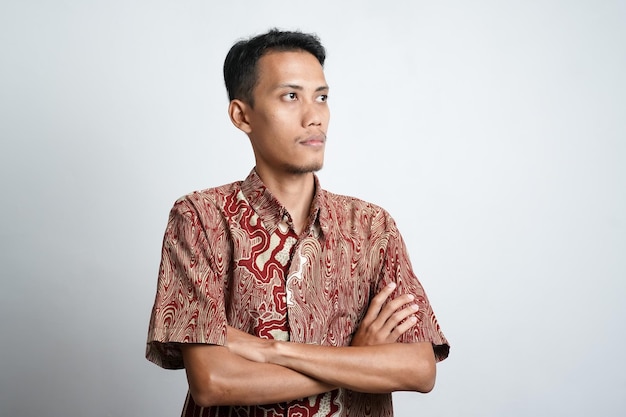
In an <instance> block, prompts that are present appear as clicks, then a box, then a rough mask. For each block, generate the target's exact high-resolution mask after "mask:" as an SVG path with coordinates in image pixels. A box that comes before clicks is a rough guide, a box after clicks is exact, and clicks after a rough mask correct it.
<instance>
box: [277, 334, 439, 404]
mask: <svg viewBox="0 0 626 417" xmlns="http://www.w3.org/2000/svg"><path fill="white" fill-rule="evenodd" d="M268 346H269V351H268V353H267V356H266V357H267V360H268V362H270V363H274V364H277V365H281V366H284V367H287V368H290V369H293V370H295V371H298V372H300V373H302V374H305V375H308V376H310V377H312V378H314V379H317V380H320V381H324V382H326V383H328V384H330V385H336V386H341V387H345V388H348V389H351V390H354V391H361V392H369V393H387V392H392V391H419V392H429V391H430V390H431V389H432V388H433V386H434V382H435V373H436V368H435V359H434V354H433V350H432V346H431V344H430V343H411V344H404V343H390V344H383V345H376V346H355V347H327V346H317V345H307V344H300V343H289V342H273V343H270V344H268Z"/></svg>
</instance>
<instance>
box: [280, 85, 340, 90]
mask: <svg viewBox="0 0 626 417" xmlns="http://www.w3.org/2000/svg"><path fill="white" fill-rule="evenodd" d="M279 88H292V89H294V90H299V91H302V90H304V87H302V86H301V85H298V84H279V85H277V86H276V89H279ZM328 90H329V87H328V86H327V85H322V86H319V87H317V88H316V89H315V92H320V91H328Z"/></svg>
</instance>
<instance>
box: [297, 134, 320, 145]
mask: <svg viewBox="0 0 626 417" xmlns="http://www.w3.org/2000/svg"><path fill="white" fill-rule="evenodd" d="M299 143H300V144H301V145H304V146H313V147H319V146H324V144H325V143H326V135H325V134H323V133H319V134H315V135H310V136H307V137H305V138H304V139H301V140H300V141H299Z"/></svg>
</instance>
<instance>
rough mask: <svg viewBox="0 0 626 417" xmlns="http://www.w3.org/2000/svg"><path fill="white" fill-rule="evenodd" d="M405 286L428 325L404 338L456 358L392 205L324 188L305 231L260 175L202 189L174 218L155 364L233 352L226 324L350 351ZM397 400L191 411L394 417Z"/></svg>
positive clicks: (336, 396)
mask: <svg viewBox="0 0 626 417" xmlns="http://www.w3.org/2000/svg"><path fill="white" fill-rule="evenodd" d="M390 282H395V283H396V284H397V288H396V290H395V292H394V296H397V295H400V294H404V293H409V294H413V295H414V296H415V303H417V304H418V306H419V310H418V312H417V313H416V316H417V318H418V321H417V324H416V325H415V326H413V328H411V329H410V330H409V331H407V332H406V333H404V334H403V335H402V336H401V337H400V339H399V342H401V343H412V342H420V341H430V342H432V344H433V346H434V350H435V355H436V357H437V360H442V359H444V358H445V357H446V356H447V355H448V349H449V347H448V342H447V341H446V339H445V337H444V335H443V334H442V332H441V331H440V328H439V325H438V323H437V320H436V318H435V315H434V314H433V310H432V308H431V306H430V304H429V302H428V299H427V297H426V294H425V292H424V290H423V288H422V286H421V284H420V283H419V281H418V279H417V278H416V277H415V275H414V273H413V271H412V268H411V264H410V261H409V257H408V254H407V251H406V248H405V245H404V242H403V240H402V237H401V236H400V233H399V232H398V229H397V227H396V224H395V222H394V221H393V219H392V218H391V217H390V216H389V214H388V213H387V212H386V211H385V210H383V209H382V208H380V207H378V206H376V205H373V204H370V203H367V202H365V201H362V200H359V199H356V198H352V197H346V196H341V195H337V194H333V193H330V192H328V191H325V190H322V189H321V188H320V186H319V181H318V179H317V177H316V178H315V195H314V198H313V202H312V204H311V210H310V214H309V217H308V221H307V226H306V228H305V230H304V232H303V233H301V234H300V235H297V234H296V233H295V231H294V229H293V223H292V219H291V217H290V215H289V213H288V212H287V211H286V210H285V208H284V207H283V206H282V205H281V204H280V203H279V202H278V200H277V199H276V198H275V197H274V196H273V195H272V194H271V193H270V192H269V190H268V189H267V188H266V187H265V186H264V184H263V182H262V181H261V179H260V178H259V177H258V175H257V174H256V171H254V170H253V171H252V172H251V173H250V175H249V176H248V177H247V178H246V180H244V181H240V182H235V183H232V184H229V185H224V186H221V187H217V188H212V189H208V190H204V191H199V192H194V193H192V194H189V195H187V196H185V197H183V198H181V199H179V200H178V201H177V202H176V203H175V205H174V207H173V208H172V210H171V212H170V217H169V221H168V224H167V228H166V231H165V238H164V242H163V250H162V258H161V266H160V269H159V277H158V284H157V293H156V299H155V303H154V307H153V310H152V316H151V319H150V328H149V334H148V345H147V350H146V357H147V358H148V359H149V360H150V361H152V362H154V363H156V364H157V365H159V366H161V367H163V368H167V369H179V368H183V366H184V365H183V361H182V355H181V351H180V347H179V344H180V343H204V344H212V345H222V346H223V345H225V343H226V327H227V325H230V326H233V327H235V328H238V329H240V330H243V331H246V332H248V333H250V334H253V335H255V336H258V337H261V338H265V339H279V340H284V341H291V342H297V343H309V344H316V345H325V346H348V345H350V342H351V339H352V336H353V335H354V333H355V332H356V330H357V329H358V326H359V323H360V322H361V319H362V318H363V316H364V315H365V312H366V311H367V308H368V306H369V303H370V300H371V299H372V297H374V296H375V295H376V294H377V293H378V292H379V291H380V290H381V289H382V288H383V287H384V286H385V285H387V284H388V283H390ZM392 414H393V410H392V404H391V394H364V393H359V392H354V391H350V390H347V389H343V388H340V389H336V390H333V391H330V392H327V393H324V394H319V395H314V396H312V397H309V398H303V399H299V400H295V401H290V402H286V403H279V404H270V405H260V406H233V407H224V406H222V407H210V408H203V407H200V406H198V405H196V404H195V403H194V401H193V398H192V397H191V395H189V394H188V395H187V400H186V402H185V407H184V409H183V415H184V416H216V417H217V416H263V417H274V416H294V417H296V416H297V417H310V416H375V417H383V416H391V415H392Z"/></svg>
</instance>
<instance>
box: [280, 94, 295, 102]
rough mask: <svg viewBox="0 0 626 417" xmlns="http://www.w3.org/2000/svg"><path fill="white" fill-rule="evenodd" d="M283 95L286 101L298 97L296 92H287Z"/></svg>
mask: <svg viewBox="0 0 626 417" xmlns="http://www.w3.org/2000/svg"><path fill="white" fill-rule="evenodd" d="M283 97H284V98H285V100H287V101H296V100H297V99H298V95H297V94H296V93H287V94H285V95H284V96H283Z"/></svg>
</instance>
